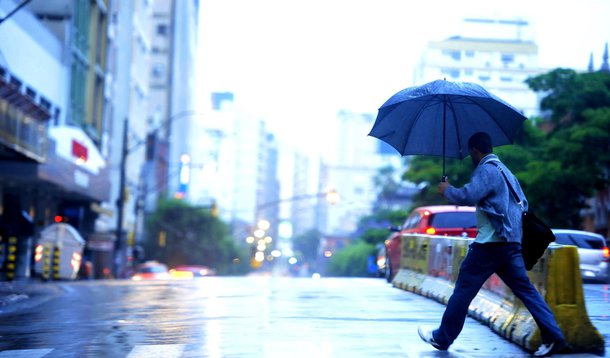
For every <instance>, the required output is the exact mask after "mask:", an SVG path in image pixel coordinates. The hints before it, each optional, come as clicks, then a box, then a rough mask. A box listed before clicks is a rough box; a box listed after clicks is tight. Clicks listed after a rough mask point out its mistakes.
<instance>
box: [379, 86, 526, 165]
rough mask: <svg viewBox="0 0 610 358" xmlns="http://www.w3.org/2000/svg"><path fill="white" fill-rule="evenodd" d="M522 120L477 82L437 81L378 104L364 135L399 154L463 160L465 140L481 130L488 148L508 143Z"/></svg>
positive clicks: (522, 118) (509, 107) (466, 144)
mask: <svg viewBox="0 0 610 358" xmlns="http://www.w3.org/2000/svg"><path fill="white" fill-rule="evenodd" d="M525 119H526V118H525V117H524V116H523V115H522V114H521V113H519V111H518V110H517V109H515V108H513V107H512V106H511V105H510V104H508V103H506V102H504V101H503V100H501V99H500V98H498V97H496V96H494V95H493V94H491V93H489V92H488V91H487V90H485V89H484V88H483V87H481V86H480V85H477V84H474V83H468V82H451V81H445V80H437V81H433V82H430V83H427V84H425V85H422V86H416V87H409V88H407V89H404V90H402V91H400V92H398V93H396V94H394V95H393V96H392V97H390V99H388V100H387V101H386V102H385V103H384V104H383V105H382V106H381V107H380V108H379V113H378V115H377V119H376V120H375V124H373V128H372V129H371V132H370V133H369V135H370V136H372V137H375V138H378V139H381V140H383V141H384V142H386V143H388V144H390V145H391V146H392V147H394V148H395V149H396V150H397V151H398V152H399V153H400V154H401V155H432V156H439V157H443V176H445V157H450V158H458V159H463V158H464V157H466V156H468V154H469V152H468V149H469V148H468V139H469V138H470V136H471V135H473V134H475V133H477V132H487V133H488V134H489V135H490V137H491V140H492V145H493V146H499V145H504V144H511V143H512V142H513V139H514V138H515V136H516V135H517V133H518V132H519V131H520V130H521V127H522V123H523V121H524V120H525Z"/></svg>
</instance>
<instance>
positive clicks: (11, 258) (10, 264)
mask: <svg viewBox="0 0 610 358" xmlns="http://www.w3.org/2000/svg"><path fill="white" fill-rule="evenodd" d="M7 248H8V255H7V256H6V279H7V280H8V281H12V280H14V279H15V270H16V269H17V238H16V237H15V236H10V237H9V238H8V246H7Z"/></svg>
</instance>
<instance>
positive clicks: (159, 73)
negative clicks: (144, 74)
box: [152, 63, 165, 78]
mask: <svg viewBox="0 0 610 358" xmlns="http://www.w3.org/2000/svg"><path fill="white" fill-rule="evenodd" d="M152 75H153V77H155V78H162V77H163V76H165V65H164V64H162V63H156V64H154V65H153V68H152Z"/></svg>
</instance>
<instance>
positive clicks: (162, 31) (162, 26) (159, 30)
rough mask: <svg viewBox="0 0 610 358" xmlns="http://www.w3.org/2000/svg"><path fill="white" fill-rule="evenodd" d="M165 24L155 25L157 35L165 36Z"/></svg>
mask: <svg viewBox="0 0 610 358" xmlns="http://www.w3.org/2000/svg"><path fill="white" fill-rule="evenodd" d="M167 33H168V31H167V24H159V25H157V35H159V36H167Z"/></svg>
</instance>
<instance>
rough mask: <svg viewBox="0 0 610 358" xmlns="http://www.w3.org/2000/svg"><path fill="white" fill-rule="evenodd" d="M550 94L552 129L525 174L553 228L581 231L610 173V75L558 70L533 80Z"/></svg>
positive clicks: (547, 98) (532, 196)
mask: <svg viewBox="0 0 610 358" xmlns="http://www.w3.org/2000/svg"><path fill="white" fill-rule="evenodd" d="M528 84H529V85H530V87H531V88H532V89H533V90H535V91H538V92H542V93H544V94H545V97H544V98H543V99H542V102H541V107H542V109H544V110H547V111H550V113H551V115H550V118H549V121H548V123H544V122H542V123H541V124H543V125H546V126H547V127H548V128H549V130H548V134H547V135H546V137H545V140H544V141H542V142H541V144H540V150H539V151H538V152H537V154H538V155H537V156H536V159H535V160H532V161H531V162H530V163H529V164H528V166H527V169H526V171H525V173H523V175H522V176H521V177H520V178H522V179H523V181H524V182H525V184H526V186H527V189H528V190H527V194H528V198H529V200H530V203H532V204H533V208H534V209H535V210H537V211H539V212H542V213H543V215H544V216H545V218H546V219H547V220H548V221H549V222H550V224H551V225H552V226H556V227H574V228H576V227H579V225H580V215H579V212H580V211H581V210H582V209H583V208H586V207H587V204H586V200H587V198H589V197H591V196H592V195H593V194H594V192H595V190H601V189H604V188H607V187H608V185H609V174H610V151H609V149H610V74H608V73H604V72H590V73H577V72H575V71H573V70H569V69H556V70H554V71H551V72H549V73H547V74H543V75H540V76H537V77H534V78H531V79H529V80H528Z"/></svg>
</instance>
